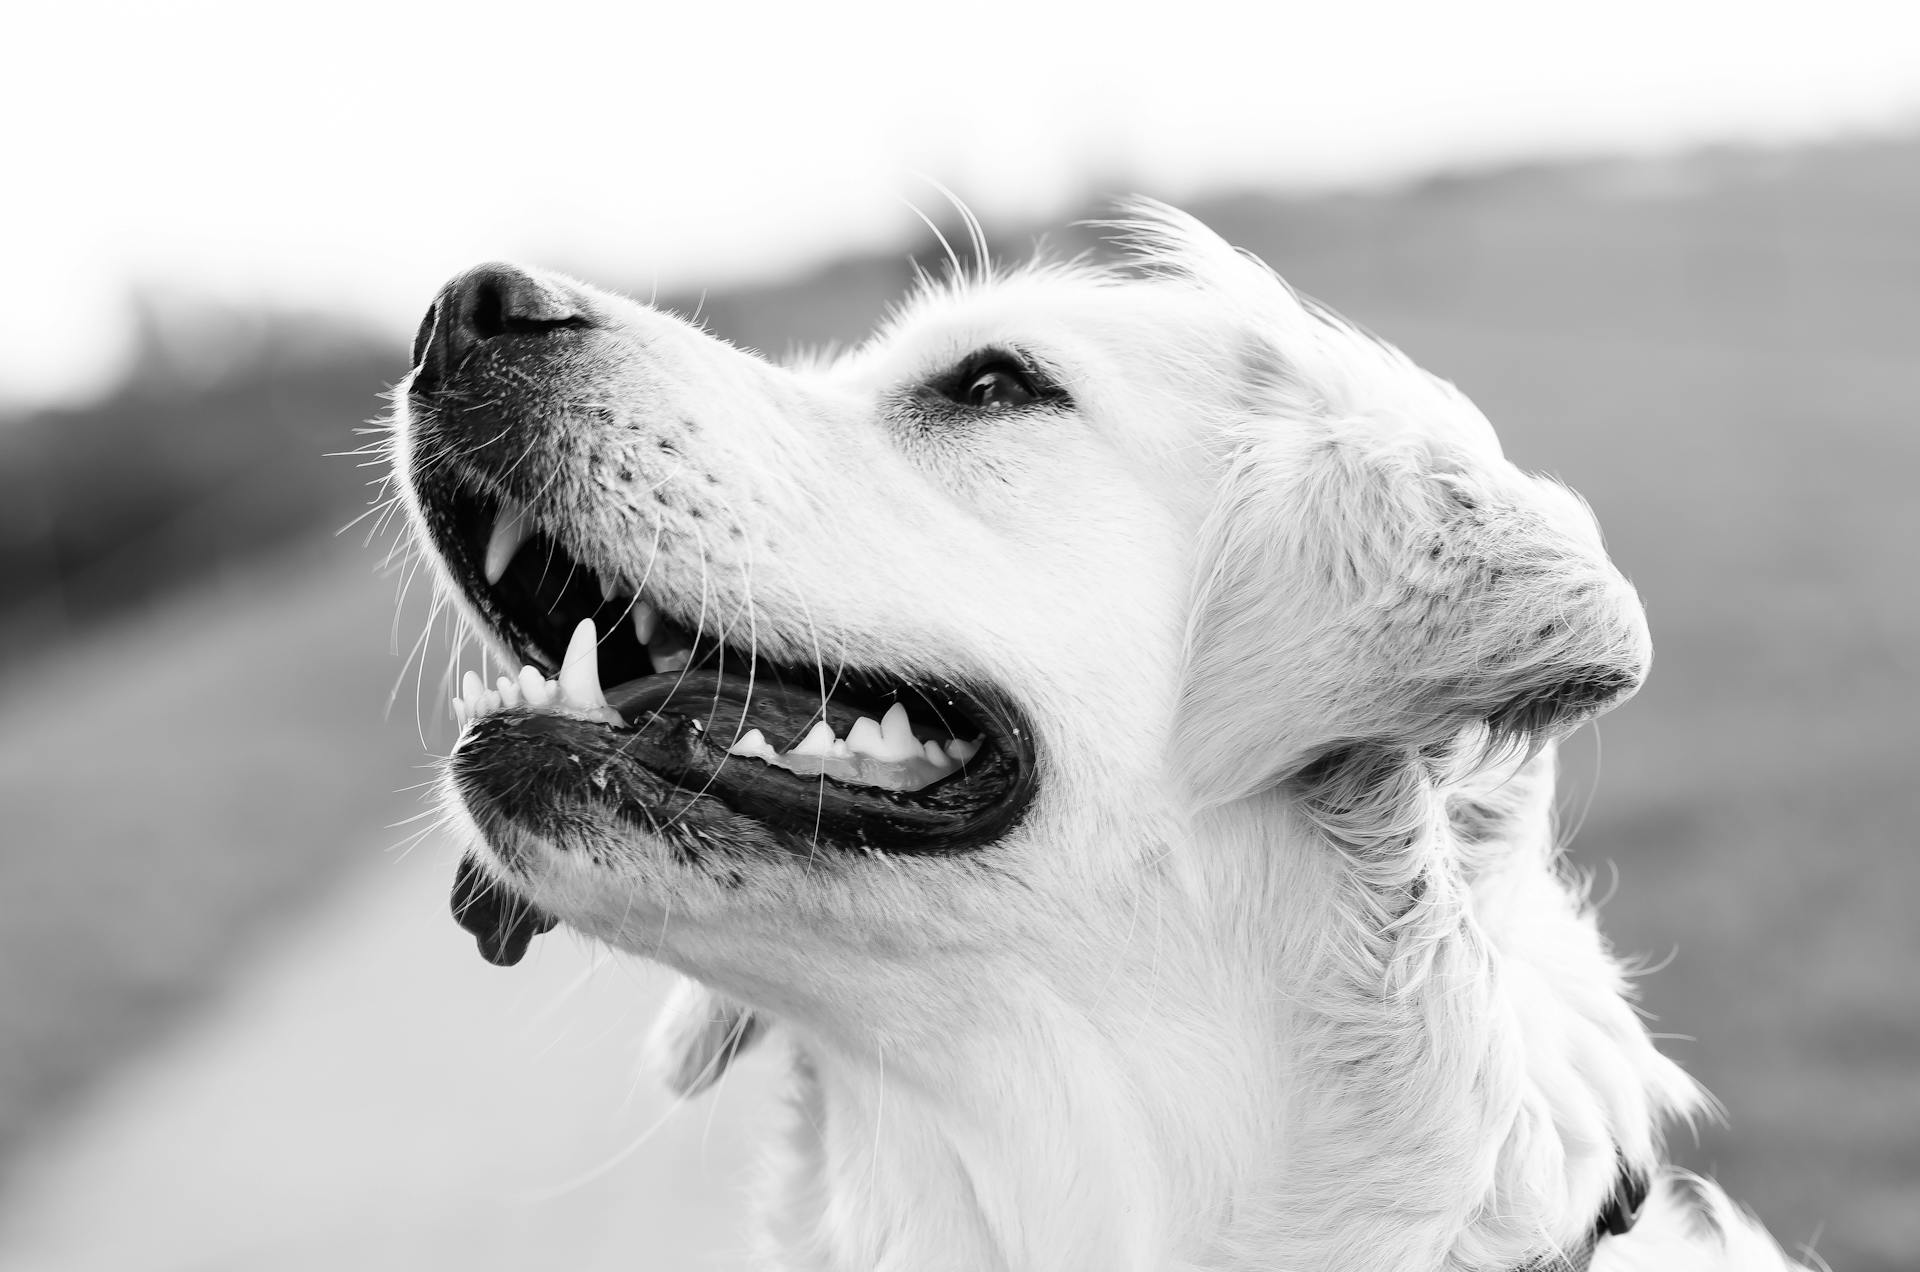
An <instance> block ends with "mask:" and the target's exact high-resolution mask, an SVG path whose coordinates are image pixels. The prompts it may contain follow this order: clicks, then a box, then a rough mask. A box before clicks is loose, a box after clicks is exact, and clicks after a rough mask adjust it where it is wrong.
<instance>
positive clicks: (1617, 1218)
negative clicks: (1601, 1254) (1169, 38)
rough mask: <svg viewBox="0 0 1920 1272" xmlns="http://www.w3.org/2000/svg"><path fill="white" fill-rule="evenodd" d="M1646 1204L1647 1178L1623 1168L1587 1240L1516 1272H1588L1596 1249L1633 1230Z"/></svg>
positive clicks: (1588, 1232) (1640, 1173) (1630, 1169)
mask: <svg viewBox="0 0 1920 1272" xmlns="http://www.w3.org/2000/svg"><path fill="white" fill-rule="evenodd" d="M1646 1200H1647V1177H1646V1175H1645V1174H1643V1173H1642V1172H1640V1171H1637V1170H1634V1169H1632V1168H1631V1167H1628V1166H1622V1167H1621V1168H1620V1174H1619V1176H1618V1178H1616V1179H1615V1180H1614V1181H1613V1192H1612V1193H1610V1194H1609V1195H1608V1197H1607V1204H1606V1205H1604V1206H1602V1207H1601V1208H1600V1217H1599V1218H1597V1219H1595V1220H1594V1221H1593V1227H1592V1228H1590V1229H1589V1230H1588V1231H1587V1235H1586V1238H1585V1240H1583V1241H1581V1243H1580V1244H1579V1245H1578V1246H1576V1247H1574V1248H1573V1249H1571V1250H1567V1251H1565V1252H1564V1253H1561V1254H1556V1255H1549V1256H1548V1257H1546V1258H1544V1259H1535V1260H1534V1261H1533V1262H1531V1263H1529V1264H1526V1265H1525V1266H1524V1267H1521V1268H1518V1269H1516V1272H1587V1268H1588V1266H1589V1265H1590V1264H1592V1262H1593V1251H1594V1247H1595V1246H1598V1245H1599V1244H1600V1243H1601V1242H1602V1241H1604V1240H1606V1239H1607V1238H1608V1237H1617V1236H1619V1235H1621V1234H1622V1233H1624V1232H1626V1231H1627V1230H1628V1229H1630V1228H1632V1227H1633V1223H1634V1220H1636V1219H1638V1218H1639V1217H1640V1207H1641V1206H1642V1205H1644V1204H1645V1203H1646Z"/></svg>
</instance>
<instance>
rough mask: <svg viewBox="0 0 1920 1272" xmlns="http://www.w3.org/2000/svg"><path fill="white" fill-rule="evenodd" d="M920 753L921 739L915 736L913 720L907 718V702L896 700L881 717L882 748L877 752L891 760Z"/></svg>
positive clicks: (902, 758)
mask: <svg viewBox="0 0 1920 1272" xmlns="http://www.w3.org/2000/svg"><path fill="white" fill-rule="evenodd" d="M919 753H920V739H919V738H916V737H914V736H913V721H912V720H910V719H908V718H907V708H906V704H905V703H901V702H896V703H894V704H893V705H892V706H891V707H888V708H887V714H886V715H884V716H882V717H880V750H879V751H878V752H876V754H878V755H880V756H882V757H883V758H885V759H889V760H904V759H907V758H908V757H910V756H914V755H918V754H919Z"/></svg>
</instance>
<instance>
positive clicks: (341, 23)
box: [0, 0, 1920, 403]
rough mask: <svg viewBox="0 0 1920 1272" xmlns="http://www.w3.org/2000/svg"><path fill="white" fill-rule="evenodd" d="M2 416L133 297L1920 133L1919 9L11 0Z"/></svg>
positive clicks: (1, 99) (1320, 2) (668, 274)
mask: <svg viewBox="0 0 1920 1272" xmlns="http://www.w3.org/2000/svg"><path fill="white" fill-rule="evenodd" d="M4 40H5V44H6V47H7V57H6V59H5V61H6V66H5V70H4V73H0V191H3V196H0V253H4V258H3V259H4V261H5V279H6V282H7V285H8V290H9V293H10V299H9V303H7V304H5V305H4V306H0V402H4V401H8V400H10V401H13V402H16V403H18V402H22V401H32V400H45V399H49V398H56V397H62V396H70V395H73V394H75V393H79V392H83V391H84V389H85V387H86V386H87V385H88V384H90V383H98V382H99V381H100V379H101V378H102V377H103V376H104V375H106V374H108V373H110V372H111V370H112V369H113V368H114V367H115V366H117V365H118V360H119V359H120V358H121V357H123V356H124V354H125V351H126V338H127V334H128V330H129V326H128V319H127V310H126V303H125V298H126V296H127V294H128V290H129V288H130V287H133V286H138V285H149V286H171V287H179V288H184V289H188V290H190V291H193V292H198V293H202V294H205V295H208V296H210V297H213V298H216V299H223V300H236V301H250V300H269V301H275V302H279V303H290V304H299V305H302V306H307V307H316V308H321V309H331V310H339V311H342V312H346V313H349V314H353V315H357V316H364V317H366V318H369V319H371V320H373V321H374V322H376V323H379V324H381V325H382V326H383V327H384V328H387V329H390V330H392V331H393V332H394V333H395V335H396V337H397V336H399V335H401V334H403V333H405V332H407V331H409V330H410V329H411V327H412V324H413V322H414V321H415V319H416V318H417V316H418V314H419V313H420V312H421V311H422V310H423V309H424V308H425V306H426V303H427V301H428V300H430V299H431V298H432V295H433V293H434V291H435V289H436V288H437V286H438V285H439V283H440V282H441V281H442V280H443V279H444V278H446V277H447V276H449V275H450V274H452V273H454V272H455V271H457V270H458V269H460V268H462V267H464V266H465V265H468V264H471V263H473V262H475V261H478V260H481V259H485V258H488V257H495V256H508V257H517V258H520V259H524V260H529V261H532V262H538V263H545V264H549V265H554V266H557V267H560V268H569V269H572V270H574V271H575V272H582V273H588V274H598V275H600V276H601V277H603V278H607V279H610V280H627V279H641V280H646V279H658V280H659V281H660V282H661V283H662V284H663V285H665V286H668V287H677V286H686V285H690V284H691V285H703V284H708V283H722V282H726V281H729V280H734V279H738V278H741V277H746V276H752V275H755V274H764V273H767V272H770V271H782V270H791V269H793V268H795V267H797V266H799V265H801V264H804V263H805V262H807V261H810V260H813V259H817V258H819V257H821V256H824V255H827V254H829V253H831V252H833V251H835V250H838V249H841V248H845V247H848V246H852V245H860V244H872V243H875V242H905V241H906V240H907V239H908V237H909V236H910V235H911V234H912V233H913V231H914V228H915V224H916V223H915V222H914V220H913V214H912V213H911V212H910V211H909V210H908V208H907V205H906V201H908V200H911V201H913V202H917V203H919V204H921V205H923V206H926V207H929V208H936V207H938V206H939V204H940V198H939V196H938V195H937V194H936V193H935V192H934V190H933V188H932V187H931V186H930V185H929V184H928V182H927V181H926V179H925V177H927V176H931V177H934V178H937V179H939V180H940V181H942V182H944V183H945V184H946V185H948V186H951V187H952V188H954V189H955V190H957V191H959V192H960V193H961V194H962V195H963V196H964V197H966V198H967V199H968V200H969V201H970V202H972V203H973V204H974V205H975V206H976V207H977V208H979V209H980V210H981V211H982V212H983V213H985V214H987V215H989V216H995V215H999V216H1017V217H1035V216H1045V215H1047V214H1049V213H1053V212H1057V211H1059V210H1061V209H1062V208H1064V207H1065V206H1067V205H1068V203H1069V202H1071V201H1072V200H1074V199H1075V198H1076V196H1078V195H1079V194H1081V193H1083V192H1086V191H1088V190H1098V191H1101V192H1107V191H1109V190H1111V191H1113V192H1128V191H1134V190H1141V191H1147V192H1151V193H1156V194H1160V195H1162V196H1164V197H1172V198H1175V199H1178V198H1181V197H1191V196H1192V195H1194V194H1197V193H1200V192H1203V191H1205V190H1208V189H1213V188H1218V187H1223V186H1225V187H1235V186H1245V185H1250V184H1260V185H1267V184H1285V185H1292V186H1301V185H1328V184H1343V183H1354V182H1366V181H1375V180H1380V179H1383V178H1391V177H1393V176H1397V175H1403V174H1409V173H1419V172H1424V171H1430V170H1433V169H1435V168H1441V167H1447V166H1451V165H1455V164H1460V163H1472V162H1475V161H1483V160H1488V159H1498V158H1502V157H1507V156H1525V155H1552V154H1563V153H1581V152H1593V151H1612V150H1630V151H1645V150H1658V149H1665V148H1670V147H1676V146H1683V145H1686V144H1688V143H1691V142H1696V141H1702V140H1714V139H1755V140H1773V139H1791V138H1796V137H1806V136H1821V135H1826V134H1829V133H1835V132H1848V131H1855V130H1861V129H1869V130H1877V129H1884V128H1888V127H1891V126H1896V125H1899V124H1901V123H1902V122H1903V121H1904V122H1905V123H1906V124H1908V125H1910V126H1920V5H1916V4H1915V3H1914V0H1818V2H1815V3H1806V2H1802V3H1793V4H1770V3H1768V2H1767V0H1612V2H1610V3H1607V4H1592V3H1582V4H1556V3H1551V2H1550V0H1549V2H1545V3H1543V2H1541V0H1317V2H1316V3H1310V4H1289V3H1280V2H1278V0H1265V2H1264V3H1256V2H1253V0H1242V3H1239V4H1236V5H1232V6H1227V5H1217V4H1212V3H1203V2H1200V0H1183V2H1182V3H1163V4H1158V5H1153V6H1146V5H1129V4H1112V5H1109V6H1107V7H1105V8H1102V9H1096V8H1092V7H1088V6H1069V5H1065V4H1060V3H1054V2H1052V0H1025V2H1024V3H1013V4H1005V3H999V2H997V0H981V2H977V3H976V2H970V0H962V2H961V3H956V4H934V5H924V4H916V3H913V2H912V0H893V2H892V3H880V4H833V3H818V4H798V3H793V2H792V0H788V2H786V3H776V4H760V3H751V2H739V0H737V2H731V3H700V2H683V3H679V4H675V5H672V6H666V5H661V4H658V3H645V2H639V0H630V2H629V3H624V4H572V5H569V4H556V3H549V4H542V5H530V4H526V3H516V4H511V5H507V4H497V5H496V4H484V3H477V2H475V3H463V4H458V5H444V6H440V5H425V4H409V3H405V2H403V0H327V2H326V3H322V4H309V5H299V4H293V3H284V4H271V3H268V4H263V3H257V2H254V3H246V4H238V3H228V4H220V3H201V4H192V3H167V4H161V3H153V2H152V0H145V2H142V3H135V4H125V5H111V4H106V5H102V4H88V3H84V2H82V0H61V2H59V3H42V4H21V5H14V6H11V8H10V11H9V14H8V17H7V19H6V23H5V26H4Z"/></svg>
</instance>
